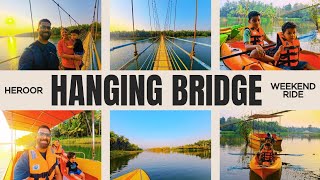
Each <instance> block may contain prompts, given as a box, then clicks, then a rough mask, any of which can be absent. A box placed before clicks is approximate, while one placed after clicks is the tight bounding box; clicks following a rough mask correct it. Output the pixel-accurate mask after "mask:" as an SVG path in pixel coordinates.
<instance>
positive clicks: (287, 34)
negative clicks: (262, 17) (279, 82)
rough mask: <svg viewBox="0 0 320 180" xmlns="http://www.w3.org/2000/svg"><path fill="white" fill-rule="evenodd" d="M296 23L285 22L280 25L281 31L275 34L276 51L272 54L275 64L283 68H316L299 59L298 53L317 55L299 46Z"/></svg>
mask: <svg viewBox="0 0 320 180" xmlns="http://www.w3.org/2000/svg"><path fill="white" fill-rule="evenodd" d="M296 33H297V25H295V24H294V23H293V22H286V23H285V24H283V25H282V32H278V34H277V47H276V50H277V52H276V53H275V55H274V60H275V61H276V66H277V67H280V68H282V69H285V70H303V69H310V70H316V68H315V67H313V66H311V65H310V64H308V63H307V62H305V61H300V60H299V54H300V53H304V54H313V55H319V53H314V52H311V51H307V50H302V49H301V48H300V41H299V40H298V39H297V35H296Z"/></svg>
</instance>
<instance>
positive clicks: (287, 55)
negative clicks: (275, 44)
mask: <svg viewBox="0 0 320 180" xmlns="http://www.w3.org/2000/svg"><path fill="white" fill-rule="evenodd" d="M277 36H278V38H279V39H280V40H281V44H282V45H283V46H284V50H283V51H281V52H280V59H279V60H278V61H277V64H276V65H277V66H279V65H285V66H290V67H292V66H297V65H298V63H299V53H300V41H299V40H298V39H297V38H296V39H295V40H293V41H292V42H289V41H287V40H286V38H285V37H284V35H283V33H282V32H278V34H277Z"/></svg>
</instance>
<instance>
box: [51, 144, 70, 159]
mask: <svg viewBox="0 0 320 180" xmlns="http://www.w3.org/2000/svg"><path fill="white" fill-rule="evenodd" d="M52 148H53V150H54V153H55V154H56V157H57V158H58V159H62V160H63V161H64V162H67V159H66V157H67V154H66V153H65V151H64V150H63V149H62V145H61V144H60V141H59V140H55V141H54V142H53V143H52Z"/></svg>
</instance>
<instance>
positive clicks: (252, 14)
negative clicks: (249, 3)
mask: <svg viewBox="0 0 320 180" xmlns="http://www.w3.org/2000/svg"><path fill="white" fill-rule="evenodd" d="M255 16H261V14H260V13H259V12H258V11H251V12H249V14H248V18H249V21H250V19H251V18H253V17H255Z"/></svg>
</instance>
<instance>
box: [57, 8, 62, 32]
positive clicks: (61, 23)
mask: <svg viewBox="0 0 320 180" xmlns="http://www.w3.org/2000/svg"><path fill="white" fill-rule="evenodd" d="M57 6H58V11H59V17H60V23H61V27H62V18H61V12H60V5H59V4H57Z"/></svg>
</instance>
